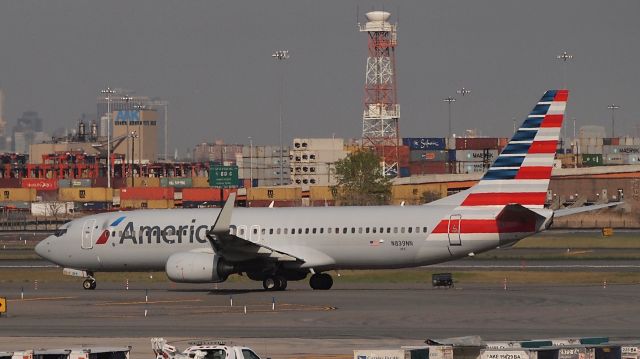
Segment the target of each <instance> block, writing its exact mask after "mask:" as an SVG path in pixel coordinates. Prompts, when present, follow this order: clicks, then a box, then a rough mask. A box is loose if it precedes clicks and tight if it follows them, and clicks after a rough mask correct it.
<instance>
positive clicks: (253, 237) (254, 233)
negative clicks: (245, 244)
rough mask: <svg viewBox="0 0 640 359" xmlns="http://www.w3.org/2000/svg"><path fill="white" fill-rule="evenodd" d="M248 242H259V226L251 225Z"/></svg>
mask: <svg viewBox="0 0 640 359" xmlns="http://www.w3.org/2000/svg"><path fill="white" fill-rule="evenodd" d="M249 240H250V241H251V242H260V226H259V225H255V224H254V225H253V226H251V229H250V230H249Z"/></svg>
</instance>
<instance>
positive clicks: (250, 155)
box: [249, 136, 253, 187]
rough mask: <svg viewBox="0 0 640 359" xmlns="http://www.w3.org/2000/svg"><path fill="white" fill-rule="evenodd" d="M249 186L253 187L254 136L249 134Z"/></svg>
mask: <svg viewBox="0 0 640 359" xmlns="http://www.w3.org/2000/svg"><path fill="white" fill-rule="evenodd" d="M249 181H250V182H251V183H250V184H249V187H253V138H251V136H249Z"/></svg>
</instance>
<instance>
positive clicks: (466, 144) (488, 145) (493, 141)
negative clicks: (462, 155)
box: [456, 137, 499, 150]
mask: <svg viewBox="0 0 640 359" xmlns="http://www.w3.org/2000/svg"><path fill="white" fill-rule="evenodd" d="M498 142H499V141H498V139H497V138H495V137H458V138H456V150H486V149H489V150H497V149H498Z"/></svg>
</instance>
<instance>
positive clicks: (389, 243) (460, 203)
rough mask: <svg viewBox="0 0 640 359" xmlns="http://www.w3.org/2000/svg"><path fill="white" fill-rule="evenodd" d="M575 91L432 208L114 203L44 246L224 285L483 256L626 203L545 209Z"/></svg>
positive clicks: (91, 278) (76, 267) (55, 253)
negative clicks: (472, 181)
mask: <svg viewBox="0 0 640 359" xmlns="http://www.w3.org/2000/svg"><path fill="white" fill-rule="evenodd" d="M568 95H569V92H568V90H549V91H546V92H545V93H544V95H543V96H542V98H541V99H540V101H539V102H538V103H537V104H536V105H535V107H534V108H533V110H532V111H531V113H530V114H529V115H528V116H527V118H526V119H525V120H524V122H523V123H522V125H521V126H520V128H519V129H518V130H517V131H516V133H515V134H514V135H513V137H512V138H511V140H510V141H509V143H508V144H507V146H506V147H505V148H504V149H503V150H502V152H501V154H500V155H499V156H498V157H497V158H496V160H495V161H494V162H493V164H492V165H491V167H490V168H489V169H488V171H487V172H486V173H485V174H484V176H483V177H482V179H481V180H480V181H479V182H478V183H477V184H476V185H475V186H473V187H471V188H469V189H467V190H464V191H462V192H459V193H457V194H454V195H451V196H449V197H446V198H443V199H440V200H436V201H434V202H431V203H428V204H424V205H421V206H370V207H308V208H300V207H296V208H234V203H235V194H231V195H230V196H229V198H228V199H227V201H226V202H225V204H224V206H223V207H222V208H221V209H219V208H218V209H216V208H199V209H166V210H136V211H129V212H109V213H101V214H95V215H90V216H87V217H83V218H80V219H75V220H72V221H70V222H68V223H66V224H63V225H62V226H61V227H60V228H59V229H57V230H56V231H55V233H54V234H53V235H51V236H49V237H47V238H46V239H44V240H42V241H41V242H40V243H39V244H38V245H37V246H36V248H35V251H36V253H38V254H39V255H40V256H41V257H43V258H45V259H47V260H49V261H51V262H53V263H56V264H58V265H59V266H61V267H63V268H65V269H64V271H63V272H64V273H65V274H69V275H76V276H80V277H85V278H86V279H85V280H84V282H83V287H84V289H88V290H91V289H95V288H96V279H95V273H96V272H119V271H165V272H166V274H167V276H168V278H169V279H170V280H172V281H174V282H180V283H218V282H224V281H225V280H226V279H227V278H228V277H229V276H230V275H232V274H241V275H242V274H243V275H246V276H247V277H248V278H250V279H252V280H255V281H262V285H263V288H264V289H265V290H285V289H286V287H287V282H288V281H299V280H304V279H305V278H307V276H308V275H309V274H311V277H310V279H309V285H310V286H311V288H312V289H315V290H327V289H330V288H331V287H332V285H333V278H332V277H331V275H330V274H328V273H326V272H327V271H330V270H343V269H385V268H407V267H418V266H426V265H430V264H435V263H442V262H447V261H451V260H455V259H459V258H463V257H467V256H473V255H475V254H477V253H482V252H485V251H488V250H491V249H495V248H499V247H507V246H511V245H513V244H515V243H516V242H518V241H519V240H521V239H523V238H525V237H527V236H530V235H533V234H535V233H538V232H541V231H544V230H546V229H548V228H549V226H550V225H551V224H552V222H553V219H554V218H555V217H559V216H563V215H569V214H574V213H579V212H583V211H589V210H595V209H600V208H604V207H609V206H613V205H615V204H616V203H609V204H602V205H594V206H588V207H580V208H571V209H562V210H556V211H555V212H554V211H553V210H551V209H548V208H545V207H544V204H545V200H546V197H547V189H548V186H549V180H550V177H551V170H552V167H553V161H554V157H555V153H556V147H557V143H558V140H559V136H560V129H561V127H562V121H563V117H564V112H565V107H566V103H567V99H568Z"/></svg>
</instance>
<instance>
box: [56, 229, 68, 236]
mask: <svg viewBox="0 0 640 359" xmlns="http://www.w3.org/2000/svg"><path fill="white" fill-rule="evenodd" d="M65 233H67V229H66V228H58V229H56V231H55V232H53V235H54V236H56V237H62V236H63V235H64V234H65Z"/></svg>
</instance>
